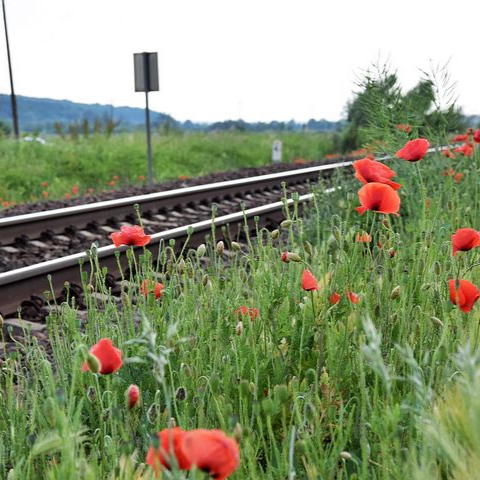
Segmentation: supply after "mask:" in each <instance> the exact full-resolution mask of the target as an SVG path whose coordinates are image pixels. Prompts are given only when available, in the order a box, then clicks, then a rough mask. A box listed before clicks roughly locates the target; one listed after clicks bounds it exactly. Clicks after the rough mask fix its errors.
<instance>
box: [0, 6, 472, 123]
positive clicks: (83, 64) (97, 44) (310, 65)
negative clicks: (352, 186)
mask: <svg viewBox="0 0 480 480" xmlns="http://www.w3.org/2000/svg"><path fill="white" fill-rule="evenodd" d="M5 4H6V10H7V21H8V29H9V38H10V51H11V57H12V64H13V74H14V82H15V91H16V93H17V94H18V95H26V96H32V97H42V98H55V99H67V100H72V101H75V102H82V103H100V104H113V105H115V106H123V105H127V106H133V107H143V106H144V104H145V98H144V94H142V93H135V92H134V82H133V53H135V52H142V51H151V52H158V55H159V70H160V92H153V93H151V94H150V96H149V98H150V107H151V109H152V110H155V111H160V112H165V113H168V114H170V115H172V116H173V117H175V118H176V119H178V120H186V119H191V120H194V121H206V122H213V121H217V120H226V119H238V118H242V119H244V120H246V121H270V120H283V121H288V120H290V119H295V120H297V121H299V122H302V121H306V120H308V119H309V118H315V119H320V118H326V119H328V120H338V119H340V118H341V117H342V115H343V112H344V107H345V104H346V102H347V101H348V100H349V99H350V98H351V97H352V92H353V91H354V90H355V83H354V82H355V80H356V78H357V77H358V75H360V74H361V72H362V70H365V69H367V68H369V67H371V65H372V63H374V62H375V61H377V60H378V59H380V60H381V61H382V62H384V61H386V60H387V59H389V63H390V65H391V67H392V70H396V71H397V73H398V76H399V78H400V81H401V83H402V85H403V86H404V88H405V89H408V88H411V87H412V86H414V85H415V84H416V83H417V82H418V81H419V79H420V78H421V75H422V74H421V70H426V71H430V70H431V68H432V65H433V66H434V67H438V66H443V65H445V64H446V63H447V62H448V61H449V72H450V76H451V79H452V81H453V82H457V87H456V92H457V94H458V104H459V105H461V106H462V107H463V108H464V112H465V113H467V114H479V113H480V94H479V90H480V89H479V82H480V80H479V76H478V70H479V67H478V65H479V63H478V52H479V36H478V33H476V32H477V31H478V25H479V22H480V1H479V0H463V1H462V2H451V1H445V0H436V1H434V0H403V1H402V0H400V1H398V0H397V1H394V0H348V1H347V0H328V1H324V0H316V1H315V0H288V1H287V0H241V1H240V0H170V1H166V0H81V1H78V0H5ZM2 30H3V29H2ZM7 66H8V63H7V56H6V47H5V38H4V34H3V31H2V35H1V36H0V93H10V84H9V77H8V68H7Z"/></svg>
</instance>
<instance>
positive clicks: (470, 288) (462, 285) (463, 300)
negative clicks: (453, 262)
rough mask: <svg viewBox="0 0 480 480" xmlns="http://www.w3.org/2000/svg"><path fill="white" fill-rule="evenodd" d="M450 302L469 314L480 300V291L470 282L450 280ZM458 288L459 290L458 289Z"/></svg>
mask: <svg viewBox="0 0 480 480" xmlns="http://www.w3.org/2000/svg"><path fill="white" fill-rule="evenodd" d="M448 283H449V286H450V300H451V301H452V303H454V304H455V305H458V306H459V307H460V310H462V312H465V313H468V312H470V310H471V309H472V308H473V306H474V305H475V302H476V301H477V300H478V299H479V298H480V290H478V288H477V287H476V286H475V285H474V284H473V283H471V282H469V281H468V280H449V281H448ZM457 287H458V288H457Z"/></svg>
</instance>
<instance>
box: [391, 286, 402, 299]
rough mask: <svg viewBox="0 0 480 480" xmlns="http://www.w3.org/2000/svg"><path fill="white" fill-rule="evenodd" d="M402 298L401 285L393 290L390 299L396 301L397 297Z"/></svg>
mask: <svg viewBox="0 0 480 480" xmlns="http://www.w3.org/2000/svg"><path fill="white" fill-rule="evenodd" d="M399 296H400V285H397V286H396V287H395V288H394V289H393V290H392V293H391V294H390V298H391V299H392V300H395V299H396V298H397V297H399Z"/></svg>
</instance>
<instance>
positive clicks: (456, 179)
mask: <svg viewBox="0 0 480 480" xmlns="http://www.w3.org/2000/svg"><path fill="white" fill-rule="evenodd" d="M464 176H465V175H464V174H463V173H456V174H455V176H454V177H453V181H454V182H455V183H458V182H461V181H462V180H463V177H464Z"/></svg>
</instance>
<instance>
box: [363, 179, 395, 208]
mask: <svg viewBox="0 0 480 480" xmlns="http://www.w3.org/2000/svg"><path fill="white" fill-rule="evenodd" d="M358 198H359V199H360V203H361V206H360V207H357V208H356V209H355V210H356V211H357V212H358V213H359V214H360V215H363V214H364V213H365V212H366V211H367V210H372V211H374V212H378V213H385V214H387V213H393V214H394V215H398V213H397V212H398V210H399V209H400V197H399V196H398V193H397V192H396V191H395V190H393V188H392V187H389V186H388V185H385V184H384V183H377V182H374V183H367V184H366V185H364V186H363V187H362V188H361V189H360V190H359V191H358Z"/></svg>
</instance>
